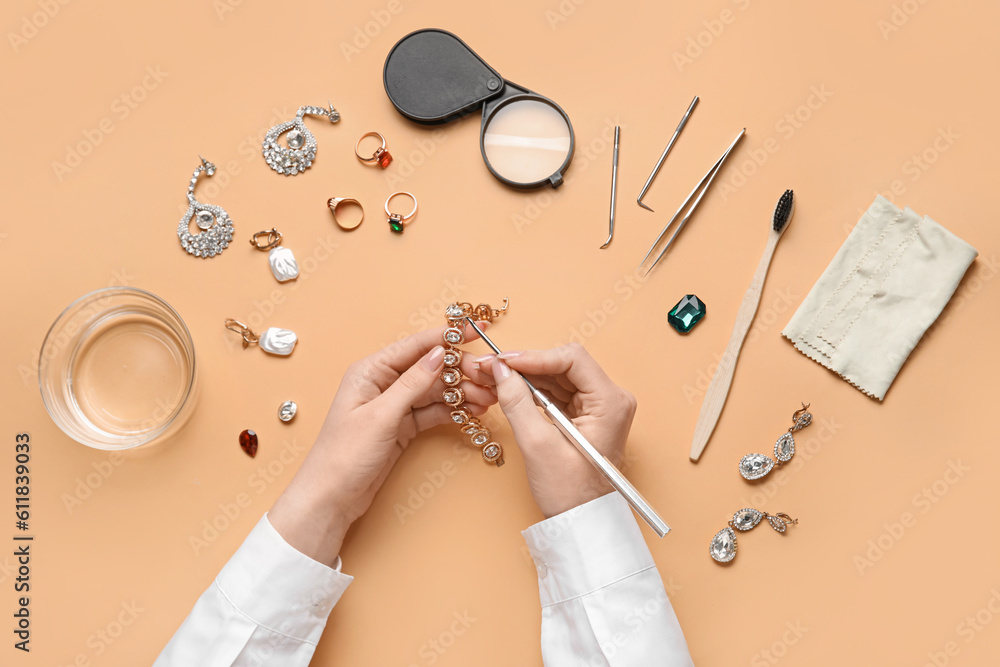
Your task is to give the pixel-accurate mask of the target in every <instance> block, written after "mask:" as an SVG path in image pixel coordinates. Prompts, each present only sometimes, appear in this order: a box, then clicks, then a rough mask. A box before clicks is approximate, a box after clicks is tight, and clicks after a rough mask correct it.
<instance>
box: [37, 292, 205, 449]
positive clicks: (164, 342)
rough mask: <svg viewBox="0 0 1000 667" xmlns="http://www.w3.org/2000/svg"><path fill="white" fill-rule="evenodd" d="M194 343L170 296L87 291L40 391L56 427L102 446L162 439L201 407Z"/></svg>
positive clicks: (59, 325)
mask: <svg viewBox="0 0 1000 667" xmlns="http://www.w3.org/2000/svg"><path fill="white" fill-rule="evenodd" d="M196 380H197V373H196V366H195V354H194V342H193V341H192V340H191V333H190V332H189V331H188V328H187V326H186V325H185V324H184V320H182V319H181V316H180V315H178V314H177V311H176V310H174V309H173V308H171V307H170V304H168V303H167V302H166V301H164V300H163V299H161V298H159V297H158V296H156V295H155V294H151V293H149V292H146V291H144V290H141V289H135V288H132V287H107V288H105V289H99V290H96V291H94V292H91V293H89V294H85V295H84V296H82V297H80V298H79V299H77V300H76V301H74V302H73V303H72V304H70V305H69V307H68V308H66V310H64V311H63V312H62V314H61V315H60V316H59V317H58V318H57V319H56V321H55V322H54V323H53V324H52V327H51V328H50V329H49V332H48V334H47V335H46V336H45V342H44V343H42V351H41V354H40V356H39V360H38V386H39V389H40V390H41V392H42V401H43V402H44V403H45V409H46V410H48V412H49V416H51V417H52V420H53V421H54V422H55V423H56V425H57V426H58V427H59V428H61V429H62V430H63V431H64V432H65V433H66V435H68V436H69V437H71V438H73V439H74V440H76V441H77V442H81V443H83V444H84V445H87V446H89V447H95V448H97V449H115V450H116V449H129V448H132V447H138V446H140V445H146V444H150V443H153V442H160V441H162V440H164V439H166V438H167V437H169V436H170V435H172V434H173V433H175V432H176V431H178V430H179V429H180V427H181V426H183V425H184V422H185V421H187V418H188V417H189V416H190V414H191V412H192V410H193V409H194V404H195V392H196V387H197V381H196Z"/></svg>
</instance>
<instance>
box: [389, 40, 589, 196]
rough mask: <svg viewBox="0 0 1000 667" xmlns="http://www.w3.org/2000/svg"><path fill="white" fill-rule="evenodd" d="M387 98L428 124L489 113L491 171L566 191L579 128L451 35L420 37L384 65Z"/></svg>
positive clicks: (513, 182)
mask: <svg viewBox="0 0 1000 667" xmlns="http://www.w3.org/2000/svg"><path fill="white" fill-rule="evenodd" d="M382 79H383V83H384V84H385V92H386V95H388V96H389V100H390V101H391V102H392V104H393V106H395V107H396V110H397V111H399V112H400V113H401V114H403V115H404V116H406V117H407V118H409V119H411V120H414V121H417V122H418V123H424V124H427V125H437V124H441V123H447V122H449V121H453V120H457V119H458V118H461V117H463V116H466V115H468V114H469V113H473V112H475V111H476V110H478V109H479V108H480V107H482V109H483V123H482V128H481V130H480V133H479V149H480V151H481V152H482V154H483V161H484V162H485V163H486V166H487V168H489V170H490V172H491V173H492V174H493V175H494V176H495V177H496V178H497V179H499V180H500V181H502V182H504V183H506V184H507V185H509V186H511V187H515V188H523V189H530V188H537V187H539V186H541V185H545V184H546V183H548V184H549V185H551V186H552V187H554V188H557V187H559V186H560V185H562V180H563V172H564V171H566V168H567V167H569V163H570V161H571V160H572V159H573V148H574V137H573V125H572V124H571V123H570V122H569V116H567V115H566V112H565V111H563V110H562V107H560V106H559V105H558V104H556V103H555V102H553V101H552V100H550V99H549V98H547V97H543V96H542V95H539V94H537V93H535V92H532V91H530V90H528V89H527V88H523V87H521V86H518V85H516V84H514V83H511V82H510V81H507V80H506V79H504V78H503V77H502V76H500V74H499V73H498V72H497V71H496V70H494V69H493V68H492V67H490V66H489V65H488V64H487V63H486V61H485V60H483V59H482V58H480V57H479V56H478V55H477V54H476V53H475V51H473V50H472V49H470V48H469V47H468V45H466V43H465V42H463V41H462V40H461V39H459V38H458V37H456V36H455V35H453V34H452V33H450V32H448V31H446V30H440V29H437V28H427V29H424V30H417V31H416V32H411V33H410V34H409V35H406V36H405V37H403V38H402V39H401V40H399V41H398V42H397V43H396V45H395V46H393V47H392V50H390V51H389V55H388V56H386V59H385V68H384V69H383V72H382Z"/></svg>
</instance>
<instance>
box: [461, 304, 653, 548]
mask: <svg viewBox="0 0 1000 667" xmlns="http://www.w3.org/2000/svg"><path fill="white" fill-rule="evenodd" d="M465 319H466V320H467V321H468V322H469V324H470V325H471V326H472V328H473V329H475V330H476V333H477V334H479V337H480V338H482V339H483V341H484V342H485V343H486V344H487V345H489V346H490V349H491V350H493V351H494V352H496V353H497V354H501V351H500V348H499V347H497V346H496V345H494V344H493V341H491V340H490V339H489V338H487V337H486V334H484V333H483V330H482V329H480V328H479V326H478V325H477V324H476V323H475V321H473V319H472V318H471V317H467V318H465ZM518 375H520V376H521V379H522V380H524V384H526V385H528V390H529V391H530V392H531V395H532V396H533V397H534V399H535V402H536V403H538V405H539V407H541V408H542V409H543V410H544V411H545V414H547V415H548V416H549V419H551V420H552V423H553V424H554V425H555V427H556V428H557V429H559V432H560V433H562V434H563V435H564V436H566V439H567V440H569V441H570V442H571V443H573V444H574V445H576V447H577V449H579V450H580V453H582V454H583V455H584V457H586V459H587V460H588V461H590V462H591V463H592V464H593V466H594V467H595V468H597V469H598V471H600V473H601V474H602V475H604V477H605V478H606V479H607V480H608V481H609V482H610V483H611V486H613V487H614V488H615V491H617V492H618V493H620V494H622V496H624V497H625V500H627V501H628V504H629V505H631V506H632V509H634V510H635V512H636V514H638V515H639V516H641V517H642V518H643V519H644V520H645V521H646V523H648V524H649V526H650V528H652V529H653V531H654V532H655V533H656V534H657V535H658V536H659V537H663V536H664V535H666V534H667V533H668V532H669V531H670V526H668V525H667V523H666V522H665V521H664V520H663V519H661V518H660V516H659V515H658V514H657V513H656V510H654V509H653V506H652V505H650V504H649V502H648V501H647V500H646V499H645V498H643V497H642V494H641V493H639V491H638V490H637V489H636V488H635V487H634V486H632V483H631V482H629V481H628V480H627V479H626V478H625V475H623V474H622V473H621V471H620V470H618V468H616V467H615V464H614V463H612V462H611V461H609V460H608V458H607V457H606V456H604V454H601V453H600V452H599V451H597V448H595V447H594V446H593V445H592V444H590V442H589V441H588V440H587V438H586V436H584V435H583V434H582V433H580V431H579V430H578V429H577V428H576V426H575V425H574V424H573V422H572V421H571V420H570V418H569V417H567V416H566V415H564V414H563V412H562V410H560V409H559V408H558V407H557V406H556V404H555V403H553V402H552V400H551V399H550V398H549V397H548V396H546V395H545V394H544V393H543V392H541V391H540V390H538V389H537V388H536V387H535V385H533V384H531V382H530V381H529V380H528V378H526V377H524V376H523V375H521V374H520V373H518Z"/></svg>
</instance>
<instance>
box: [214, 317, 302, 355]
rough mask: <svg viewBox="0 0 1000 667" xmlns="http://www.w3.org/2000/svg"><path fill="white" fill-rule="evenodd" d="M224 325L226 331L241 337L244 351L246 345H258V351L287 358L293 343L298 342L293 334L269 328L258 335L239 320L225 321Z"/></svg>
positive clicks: (286, 330) (292, 348)
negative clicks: (233, 332)
mask: <svg viewBox="0 0 1000 667" xmlns="http://www.w3.org/2000/svg"><path fill="white" fill-rule="evenodd" d="M225 325H226V328H227V329H229V330H230V331H235V332H236V333H238V334H239V335H240V336H242V337H243V349H244V350H245V349H247V346H248V345H250V344H252V343H257V344H258V345H260V349H262V350H264V351H265V352H267V353H269V354H276V355H278V356H281V357H287V356H288V355H290V354H291V353H292V350H294V349H295V343H297V342H298V340H299V339H298V337H297V336H296V335H295V332H294V331H289V330H288V329H279V328H278V327H271V328H270V329H268V330H267V331H265V332H264V333H262V334H258V333H256V332H254V330H253V329H251V328H250V327H248V326H247V325H245V324H243V323H242V322H240V321H239V320H234V319H227V320H226V321H225Z"/></svg>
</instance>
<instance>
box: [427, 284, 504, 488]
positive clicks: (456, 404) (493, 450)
mask: <svg viewBox="0 0 1000 667" xmlns="http://www.w3.org/2000/svg"><path fill="white" fill-rule="evenodd" d="M507 304H508V300H507V299H504V300H503V308H491V307H490V306H489V305H488V304H485V303H481V304H479V305H478V306H476V307H474V308H473V306H472V304H471V303H468V302H462V303H453V304H451V305H450V306H448V307H447V308H446V309H445V311H444V316H445V319H446V320H448V328H447V329H445V330H444V344H445V349H444V370H443V371H441V381H442V382H444V384H445V390H444V393H443V395H442V397H443V398H444V402H445V403H447V404H448V405H449V406H450V407H451V420H452V421H453V422H455V423H456V424H458V425H459V426H460V427H461V429H460V430H461V431H462V433H464V434H465V435H467V436H469V440H470V441H471V442H472V444H473V445H474V446H475V447H478V448H480V449H482V452H483V460H484V461H486V462H487V463H495V464H496V466H497V467H498V468H499V467H500V466H502V465H503V447H501V446H500V443H499V442H496V441H494V440H492V439H491V438H490V431H489V429H487V428H486V427H484V426H483V425H482V424H481V423H480V422H479V418H478V417H474V416H472V412H471V411H470V410H469V409H468V408H467V407H465V406H463V405H462V404H463V403H464V402H465V392H464V391H462V388H461V387H459V386H458V385H459V383H460V382H461V381H462V371H461V370H459V367H458V366H459V363H461V361H462V351H461V350H460V349H458V348H457V347H456V346H457V345H461V344H462V343H464V342H465V318H467V317H471V318H472V319H473V320H475V321H476V322H483V321H485V322H492V321H493V318H494V317H499V316H500V315H502V314H503V313H504V312H506V310H507Z"/></svg>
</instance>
